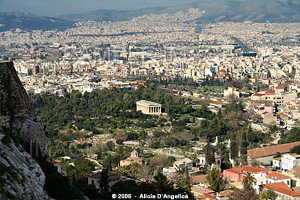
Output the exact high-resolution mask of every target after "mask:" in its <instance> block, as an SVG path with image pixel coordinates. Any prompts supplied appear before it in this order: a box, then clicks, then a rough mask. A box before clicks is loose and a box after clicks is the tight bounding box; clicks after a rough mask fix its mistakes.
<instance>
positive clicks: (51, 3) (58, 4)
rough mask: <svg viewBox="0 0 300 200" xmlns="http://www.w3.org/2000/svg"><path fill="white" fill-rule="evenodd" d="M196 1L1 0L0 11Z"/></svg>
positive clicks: (52, 12)
mask: <svg viewBox="0 0 300 200" xmlns="http://www.w3.org/2000/svg"><path fill="white" fill-rule="evenodd" d="M195 1H197V0H0V12H8V11H20V12H30V13H33V14H37V15H41V16H51V17H55V16H59V15H64V14H75V13H83V12H87V11H91V10H97V9H113V10H132V9H138V8H145V7H154V6H155V7H156V6H172V5H179V4H186V3H191V2H195Z"/></svg>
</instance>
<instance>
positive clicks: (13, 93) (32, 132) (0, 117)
mask: <svg viewBox="0 0 300 200" xmlns="http://www.w3.org/2000/svg"><path fill="white" fill-rule="evenodd" d="M0 71H1V73H0V130H1V128H3V127H7V128H11V129H12V134H14V135H16V136H18V137H19V138H20V139H21V143H22V145H23V147H24V148H25V149H26V150H27V152H30V153H32V152H35V153H34V154H32V155H33V156H35V157H36V158H38V159H44V158H46V157H47V155H48V145H47V144H48V143H47V141H48V140H47V137H46V136H45V128H44V125H43V124H42V122H41V121H40V119H39V117H38V116H36V114H35V112H34V107H33V105H32V103H31V101H30V98H29V96H28V95H27V93H26V91H25V89H24V87H23V85H22V83H21V81H20V79H19V77H18V75H17V72H16V70H15V68H14V66H13V62H1V63H0Z"/></svg>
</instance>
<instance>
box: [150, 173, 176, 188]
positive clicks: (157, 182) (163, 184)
mask: <svg viewBox="0 0 300 200" xmlns="http://www.w3.org/2000/svg"><path fill="white" fill-rule="evenodd" d="M153 183H154V188H155V191H156V193H157V194H161V193H165V194H170V193H172V191H173V184H172V182H170V181H169V180H168V179H167V177H166V176H164V175H163V174H162V173H161V171H160V170H159V171H158V173H157V174H156V175H155V176H154V181H153Z"/></svg>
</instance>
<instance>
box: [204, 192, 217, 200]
mask: <svg viewBox="0 0 300 200" xmlns="http://www.w3.org/2000/svg"><path fill="white" fill-rule="evenodd" d="M204 196H205V197H207V198H210V199H214V198H215V197H214V196H213V195H211V194H209V193H206V194H204Z"/></svg>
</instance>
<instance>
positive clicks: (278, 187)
mask: <svg viewBox="0 0 300 200" xmlns="http://www.w3.org/2000/svg"><path fill="white" fill-rule="evenodd" d="M263 187H264V188H266V189H270V190H273V191H275V192H279V193H281V194H285V195H287V196H291V197H300V193H299V192H295V191H293V190H292V189H291V188H289V187H288V186H287V185H286V184H285V183H284V182H279V183H270V184H266V185H264V186H263Z"/></svg>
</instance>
